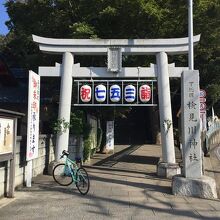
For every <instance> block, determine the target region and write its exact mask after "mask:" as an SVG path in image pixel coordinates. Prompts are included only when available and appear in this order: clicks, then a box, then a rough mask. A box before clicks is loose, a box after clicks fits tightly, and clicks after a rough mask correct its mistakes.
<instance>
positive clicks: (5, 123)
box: [0, 118, 14, 154]
mask: <svg viewBox="0 0 220 220" xmlns="http://www.w3.org/2000/svg"><path fill="white" fill-rule="evenodd" d="M13 139H14V120H13V119H8V118H0V154H5V153H12V151H13Z"/></svg>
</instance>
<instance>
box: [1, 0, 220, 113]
mask: <svg viewBox="0 0 220 220" xmlns="http://www.w3.org/2000/svg"><path fill="white" fill-rule="evenodd" d="M5 6H6V8H7V11H8V14H9V17H10V20H9V21H8V22H7V26H8V28H9V30H10V33H9V35H7V36H6V37H4V43H3V46H2V43H1V44H0V45H1V47H0V51H1V52H2V53H4V55H5V56H6V57H7V58H8V61H10V62H9V63H10V64H11V65H12V66H13V65H19V66H22V67H27V68H29V69H33V70H34V69H36V68H37V66H39V65H51V64H54V62H55V61H57V60H60V57H54V56H50V55H46V54H42V53H40V51H39V49H38V48H37V46H36V45H35V44H34V43H33V42H32V37H31V34H36V35H40V36H45V37H54V38H170V37H186V36H187V32H188V31H187V28H188V26H187V22H188V21H187V13H188V10H187V7H188V6H187V1H185V0H179V1H175V0H102V1H100V0H90V1H88V0H29V1H27V3H25V4H22V3H19V2H17V1H8V2H7V3H6V4H5ZM21 15H22V16H21ZM219 22H220V2H219V0H213V1H207V0H194V34H200V33H201V41H200V43H199V45H198V46H197V47H196V48H195V69H199V70H200V79H201V87H202V88H203V89H206V90H207V91H208V97H207V99H208V104H209V106H212V105H216V106H218V105H217V103H219V98H220V96H219V89H220V88H219V81H220V76H219V74H218V73H219V70H220V65H219V64H220V58H219V54H220V51H219V45H220V44H219V41H220V26H219ZM0 42H2V40H1V39H0ZM105 59H106V58H104V57H99V58H94V57H92V58H90V57H86V58H85V57H84V58H83V57H76V62H80V63H82V65H85V66H86V65H87V66H91V65H97V64H98V65H100V64H101V65H105V62H106V60H105ZM154 59H155V58H154V57H150V58H149V59H147V58H146V57H136V56H131V57H124V58H123V62H124V65H125V66H126V65H130V66H132V65H136V66H147V65H149V63H150V62H155V60H154ZM169 61H170V62H175V63H176V64H177V65H181V66H186V65H187V56H186V55H182V56H174V57H169ZM218 107H219V106H218ZM216 112H217V113H218V114H220V108H218V109H216Z"/></svg>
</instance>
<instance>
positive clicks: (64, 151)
mask: <svg viewBox="0 0 220 220" xmlns="http://www.w3.org/2000/svg"><path fill="white" fill-rule="evenodd" d="M62 154H63V155H66V156H68V155H69V154H70V153H69V152H68V151H66V150H63V152H62Z"/></svg>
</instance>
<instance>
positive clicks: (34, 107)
mask: <svg viewBox="0 0 220 220" xmlns="http://www.w3.org/2000/svg"><path fill="white" fill-rule="evenodd" d="M39 113H40V76H39V75H38V74H36V73H34V72H33V71H29V90H28V126H27V154H26V158H27V161H28V160H32V159H34V158H36V157H38V140H39Z"/></svg>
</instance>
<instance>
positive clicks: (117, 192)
mask: <svg viewBox="0 0 220 220" xmlns="http://www.w3.org/2000/svg"><path fill="white" fill-rule="evenodd" d="M118 149H119V150H118V152H117V153H116V154H115V155H113V156H110V157H109V158H106V157H107V155H101V154H100V155H96V157H95V158H94V159H93V160H92V161H91V164H94V165H93V166H91V165H87V168H86V169H87V170H88V173H89V175H90V177H91V188H90V191H89V194H88V195H86V196H82V195H80V194H79V192H78V191H77V189H76V187H75V186H70V187H61V186H59V185H57V184H56V183H55V182H54V181H53V179H52V177H51V176H46V175H40V176H38V177H37V178H35V179H34V183H33V186H32V187H31V188H23V187H21V188H19V189H18V190H16V194H15V196H16V199H14V200H9V199H3V200H4V201H3V200H0V206H1V204H2V208H0V220H3V219H4V220H14V219H16V220H29V219H57V220H58V219H59V220H60V219H71V220H72V219H73V220H75V219H77V220H78V219H80V220H81V219H83V220H84V219H89V220H93V219H94V220H99V219H122V220H123V219H129V220H135V219H139V220H141V219H143V220H144V219H150V220H151V219H152V220H154V219H158V220H159V219H160V220H161V219H180V220H182V219H183V220H184V219H206V220H217V219H220V200H209V199H198V198H189V197H188V198H187V197H179V196H173V195H172V194H171V181H170V180H167V179H162V178H158V177H157V176H156V175H155V172H156V164H157V162H158V160H159V156H160V152H161V150H160V147H159V146H156V145H142V146H130V147H127V146H119V147H118ZM120 150H121V152H120ZM7 201H12V202H9V204H7Z"/></svg>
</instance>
